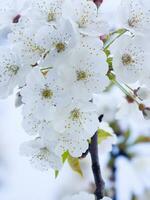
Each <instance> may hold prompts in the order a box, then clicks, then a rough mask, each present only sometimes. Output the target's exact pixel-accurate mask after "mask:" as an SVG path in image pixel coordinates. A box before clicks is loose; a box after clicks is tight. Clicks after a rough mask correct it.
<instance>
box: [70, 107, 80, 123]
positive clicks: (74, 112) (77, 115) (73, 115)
mask: <svg viewBox="0 0 150 200" xmlns="http://www.w3.org/2000/svg"><path fill="white" fill-rule="evenodd" d="M70 118H71V119H72V120H73V121H75V120H78V119H79V118H80V110H79V109H78V108H75V109H74V110H72V111H71V112H70Z"/></svg>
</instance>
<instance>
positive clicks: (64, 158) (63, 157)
mask: <svg viewBox="0 0 150 200" xmlns="http://www.w3.org/2000/svg"><path fill="white" fill-rule="evenodd" d="M68 156H69V152H68V151H66V152H65V153H63V155H62V162H63V163H65V161H66V160H67V158H68Z"/></svg>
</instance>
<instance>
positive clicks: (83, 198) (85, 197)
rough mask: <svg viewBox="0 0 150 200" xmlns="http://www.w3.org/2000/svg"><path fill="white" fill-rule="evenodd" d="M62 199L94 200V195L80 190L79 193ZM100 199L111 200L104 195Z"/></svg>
mask: <svg viewBox="0 0 150 200" xmlns="http://www.w3.org/2000/svg"><path fill="white" fill-rule="evenodd" d="M62 200H95V196H94V194H89V193H86V192H80V193H79V194H75V195H73V196H68V197H65V198H63V199H62ZM101 200H111V199H110V198H109V197H104V198H102V199H101Z"/></svg>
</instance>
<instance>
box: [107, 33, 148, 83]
mask: <svg viewBox="0 0 150 200" xmlns="http://www.w3.org/2000/svg"><path fill="white" fill-rule="evenodd" d="M145 43H146V41H145V42H144V40H143V38H141V37H131V36H129V35H124V36H122V37H120V38H119V39H118V40H117V41H116V42H115V43H114V46H113V45H112V47H111V49H112V54H113V69H114V72H115V74H116V77H117V79H118V80H119V81H122V82H125V83H134V82H136V81H137V80H140V79H142V77H143V76H145V74H146V73H147V72H148V70H147V68H148V58H149V52H148V49H147V47H146V46H147V45H146V46H144V47H143V44H145Z"/></svg>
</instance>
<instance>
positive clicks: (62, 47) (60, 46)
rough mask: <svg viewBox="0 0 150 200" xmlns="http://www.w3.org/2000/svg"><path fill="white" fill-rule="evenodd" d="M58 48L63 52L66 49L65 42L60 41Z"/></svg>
mask: <svg viewBox="0 0 150 200" xmlns="http://www.w3.org/2000/svg"><path fill="white" fill-rule="evenodd" d="M56 49H57V52H58V53H61V52H63V51H65V44H64V43H62V42H59V43H57V44H56Z"/></svg>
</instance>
